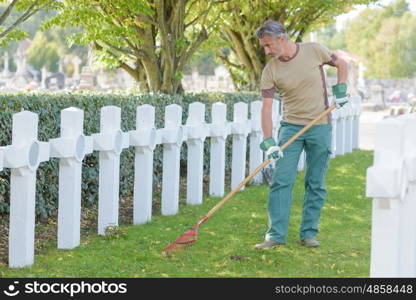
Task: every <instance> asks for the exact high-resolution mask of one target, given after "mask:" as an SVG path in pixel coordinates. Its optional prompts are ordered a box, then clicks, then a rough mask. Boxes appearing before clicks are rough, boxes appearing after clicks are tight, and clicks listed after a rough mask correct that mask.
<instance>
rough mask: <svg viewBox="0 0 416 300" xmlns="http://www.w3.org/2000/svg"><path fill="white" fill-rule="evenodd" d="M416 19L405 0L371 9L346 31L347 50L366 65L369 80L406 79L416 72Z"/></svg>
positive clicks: (354, 21) (355, 19)
mask: <svg viewBox="0 0 416 300" xmlns="http://www.w3.org/2000/svg"><path fill="white" fill-rule="evenodd" d="M415 30H416V16H414V15H412V14H411V13H410V11H409V6H408V4H407V2H406V1H405V0H396V1H395V2H394V3H392V4H391V5H389V6H387V7H384V8H372V9H371V8H368V9H366V10H364V11H363V12H361V13H360V14H359V15H358V16H357V17H356V18H354V19H353V20H352V21H350V23H349V24H348V26H347V28H346V41H347V47H348V50H349V51H350V52H353V53H355V54H357V55H358V56H360V57H361V58H362V59H363V60H364V61H365V63H366V66H367V70H366V76H367V77H375V78H403V77H412V76H413V74H414V73H415V72H416V64H415V63H413V62H414V61H415V59H416V50H415V49H416V48H415V47H416V36H415V34H414V32H415Z"/></svg>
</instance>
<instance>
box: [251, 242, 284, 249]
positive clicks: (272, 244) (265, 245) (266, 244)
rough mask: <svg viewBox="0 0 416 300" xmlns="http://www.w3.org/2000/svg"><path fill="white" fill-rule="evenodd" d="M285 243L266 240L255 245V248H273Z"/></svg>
mask: <svg viewBox="0 0 416 300" xmlns="http://www.w3.org/2000/svg"><path fill="white" fill-rule="evenodd" d="M282 245H284V244H282V243H278V242H275V241H270V240H269V241H264V242H263V243H260V244H256V245H254V248H255V249H257V250H264V249H272V248H274V247H278V246H282Z"/></svg>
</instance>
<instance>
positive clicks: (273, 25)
mask: <svg viewBox="0 0 416 300" xmlns="http://www.w3.org/2000/svg"><path fill="white" fill-rule="evenodd" d="M265 35H268V36H270V37H272V38H273V39H277V38H278V37H279V36H282V35H283V36H284V37H285V39H286V40H287V39H288V38H289V36H288V34H287V32H286V29H285V28H284V27H283V25H282V24H280V23H279V22H276V21H273V20H268V21H266V22H264V23H263V25H261V26H260V27H259V28H257V30H256V36H257V38H258V39H262V38H263V37H264V36H265Z"/></svg>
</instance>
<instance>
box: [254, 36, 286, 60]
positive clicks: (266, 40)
mask: <svg viewBox="0 0 416 300" xmlns="http://www.w3.org/2000/svg"><path fill="white" fill-rule="evenodd" d="M283 39H284V37H283V36H279V37H278V38H277V39H274V38H272V37H271V36H269V35H265V36H263V38H261V39H260V45H261V46H262V47H263V48H264V53H265V54H266V55H270V56H271V57H273V58H277V57H280V56H282V54H283V47H282V45H283Z"/></svg>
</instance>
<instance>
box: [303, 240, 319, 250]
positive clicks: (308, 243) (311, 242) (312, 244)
mask: <svg viewBox="0 0 416 300" xmlns="http://www.w3.org/2000/svg"><path fill="white" fill-rule="evenodd" d="M301 243H302V245H303V246H305V247H311V248H316V247H319V242H318V241H317V240H316V239H315V238H306V239H303V240H302V241H301Z"/></svg>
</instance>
